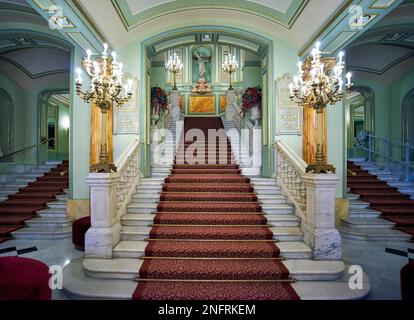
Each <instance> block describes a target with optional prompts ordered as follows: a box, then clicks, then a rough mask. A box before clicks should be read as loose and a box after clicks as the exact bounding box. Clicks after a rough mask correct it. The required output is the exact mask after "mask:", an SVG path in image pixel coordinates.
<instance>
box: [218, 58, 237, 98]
mask: <svg viewBox="0 0 414 320" xmlns="http://www.w3.org/2000/svg"><path fill="white" fill-rule="evenodd" d="M221 68H222V70H223V71H224V72H225V73H228V74H229V76H230V86H229V90H233V85H232V82H231V76H232V74H233V73H235V72H236V71H237V70H238V69H239V63H238V62H237V60H236V56H231V55H230V56H229V55H226V57H225V59H224V62H223V63H222V66H221Z"/></svg>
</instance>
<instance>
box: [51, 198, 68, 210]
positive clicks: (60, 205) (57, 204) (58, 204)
mask: <svg viewBox="0 0 414 320" xmlns="http://www.w3.org/2000/svg"><path fill="white" fill-rule="evenodd" d="M47 206H48V207H49V208H51V209H66V201H65V200H63V201H61V200H56V201H50V202H48V203H47Z"/></svg>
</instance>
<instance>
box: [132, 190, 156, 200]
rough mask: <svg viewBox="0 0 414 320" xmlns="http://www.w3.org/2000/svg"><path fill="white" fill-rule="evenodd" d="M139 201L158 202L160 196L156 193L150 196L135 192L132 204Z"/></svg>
mask: <svg viewBox="0 0 414 320" xmlns="http://www.w3.org/2000/svg"><path fill="white" fill-rule="evenodd" d="M140 200H157V201H159V200H160V195H159V194H157V193H152V194H142V193H139V192H137V193H136V194H134V195H133V196H132V201H133V202H138V201H140Z"/></svg>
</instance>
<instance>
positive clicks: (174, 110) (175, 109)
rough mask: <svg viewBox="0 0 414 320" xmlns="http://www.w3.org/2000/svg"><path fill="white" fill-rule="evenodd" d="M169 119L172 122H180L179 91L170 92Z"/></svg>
mask: <svg viewBox="0 0 414 320" xmlns="http://www.w3.org/2000/svg"><path fill="white" fill-rule="evenodd" d="M170 96H171V105H172V106H171V118H172V119H173V121H178V120H180V91H179V90H172V91H171V95H170Z"/></svg>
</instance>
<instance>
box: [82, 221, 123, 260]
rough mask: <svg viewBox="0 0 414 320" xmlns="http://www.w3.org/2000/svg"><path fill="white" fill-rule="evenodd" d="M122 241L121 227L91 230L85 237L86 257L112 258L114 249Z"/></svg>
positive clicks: (118, 225)
mask: <svg viewBox="0 0 414 320" xmlns="http://www.w3.org/2000/svg"><path fill="white" fill-rule="evenodd" d="M120 240H121V225H120V224H119V223H116V224H114V225H113V226H112V227H110V228H98V227H96V228H94V227H92V228H90V229H89V230H88V232H86V235H85V257H88V258H102V259H110V258H112V248H114V247H115V246H116V245H117V244H118V243H119V241H120Z"/></svg>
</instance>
